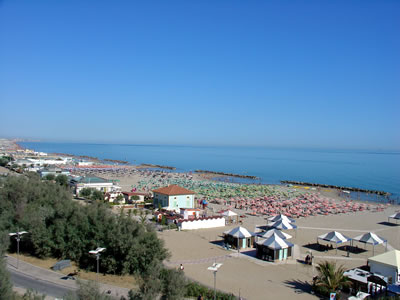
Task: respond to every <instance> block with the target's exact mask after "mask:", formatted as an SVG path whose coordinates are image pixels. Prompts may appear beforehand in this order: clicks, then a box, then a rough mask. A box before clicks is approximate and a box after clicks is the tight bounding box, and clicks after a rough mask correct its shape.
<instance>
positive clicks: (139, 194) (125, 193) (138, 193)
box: [122, 192, 148, 197]
mask: <svg viewBox="0 0 400 300" xmlns="http://www.w3.org/2000/svg"><path fill="white" fill-rule="evenodd" d="M122 194H124V195H127V196H129V197H130V196H147V195H148V194H146V193H140V192H122Z"/></svg>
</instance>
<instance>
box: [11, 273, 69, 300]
mask: <svg viewBox="0 0 400 300" xmlns="http://www.w3.org/2000/svg"><path fill="white" fill-rule="evenodd" d="M8 271H9V272H10V277H11V281H12V283H13V285H14V286H16V287H21V288H24V289H32V290H35V291H37V292H39V293H40V294H45V295H47V296H51V297H54V298H62V297H63V296H65V294H67V293H68V292H71V291H73V290H74V289H73V288H68V287H66V286H61V285H58V284H56V283H53V282H50V281H46V280H41V279H39V278H36V277H32V276H29V275H28V274H24V273H21V272H19V271H17V270H15V269H14V268H8Z"/></svg>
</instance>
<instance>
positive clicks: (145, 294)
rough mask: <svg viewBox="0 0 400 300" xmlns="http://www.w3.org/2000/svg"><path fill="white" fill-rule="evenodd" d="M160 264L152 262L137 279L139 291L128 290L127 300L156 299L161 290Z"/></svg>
mask: <svg viewBox="0 0 400 300" xmlns="http://www.w3.org/2000/svg"><path fill="white" fill-rule="evenodd" d="M160 272H161V266H160V265H158V264H153V265H151V266H149V268H148V270H147V272H145V273H144V274H142V276H141V278H140V279H139V291H132V290H130V291H129V300H153V299H157V298H158V295H159V294H160V291H161V279H160Z"/></svg>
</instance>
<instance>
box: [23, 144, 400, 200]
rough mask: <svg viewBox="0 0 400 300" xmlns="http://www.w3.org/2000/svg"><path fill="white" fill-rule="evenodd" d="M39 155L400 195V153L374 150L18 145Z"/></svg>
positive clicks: (131, 145) (271, 182)
mask: <svg viewBox="0 0 400 300" xmlns="http://www.w3.org/2000/svg"><path fill="white" fill-rule="evenodd" d="M18 144H19V145H21V146H22V147H25V148H29V149H33V150H35V151H43V152H48V153H65V154H73V155H87V156H92V157H98V158H99V159H115V160H123V161H128V162H129V163H131V164H143V163H149V164H158V165H168V166H173V167H176V168H177V171H178V172H191V171H194V170H197V169H202V170H211V171H218V172H227V173H234V174H241V175H251V176H257V177H259V178H260V181H259V182H260V183H264V184H279V183H280V181H281V180H295V181H303V182H312V183H319V184H330V185H337V186H346V187H356V188H363V189H369V190H381V191H385V192H389V193H391V194H392V195H393V196H398V195H400V188H399V187H398V185H397V183H398V182H400V174H399V172H398V171H397V170H398V169H399V168H400V153H399V152H397V151H388V150H371V149H363V150H361V149H322V148H312V147H310V148H290V147H282V146H281V147H267V146H205V145H203V146H196V145H162V144H157V145H156V144H153V145H152V144H122V143H83V142H18Z"/></svg>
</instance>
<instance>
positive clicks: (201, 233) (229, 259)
mask: <svg viewBox="0 0 400 300" xmlns="http://www.w3.org/2000/svg"><path fill="white" fill-rule="evenodd" d="M84 173H86V174H92V175H97V176H101V177H103V178H108V179H113V180H118V184H119V185H120V186H121V187H122V189H123V190H130V189H131V188H133V187H135V188H137V189H138V190H139V191H140V190H141V189H142V191H149V190H151V189H152V188H155V187H158V186H160V185H163V184H166V183H168V182H171V181H178V182H183V183H185V184H191V185H192V186H195V187H197V186H198V184H199V182H201V185H203V186H206V187H209V186H208V184H209V185H210V186H212V185H213V184H218V183H215V182H212V181H210V180H209V179H208V178H205V177H204V176H202V175H201V174H186V173H173V172H166V173H163V172H159V171H158V172H152V171H149V170H143V169H136V168H135V167H126V169H124V170H123V171H111V172H110V171H97V170H90V171H88V172H84ZM188 182H190V183H188ZM238 186H239V188H242V186H240V185H238ZM227 187H229V186H228V185H227ZM270 188H271V189H272V191H273V193H275V194H274V195H276V197H277V199H278V198H279V197H282V195H286V196H288V197H290V195H292V196H296V197H301V196H303V195H305V194H315V195H317V194H318V197H323V198H327V199H329V201H330V202H329V203H334V204H335V203H340V201H342V203H344V201H345V200H346V199H342V198H341V197H340V196H339V194H338V192H337V191H334V190H321V191H319V192H316V191H310V190H305V189H303V188H298V189H296V190H293V188H288V187H286V186H272V187H270ZM291 193H292V194H291ZM197 197H204V195H197ZM208 199H209V198H208ZM261 201H262V200H261ZM325 201H327V200H325ZM211 202H212V201H211ZM346 203H347V204H349V203H350V204H351V205H354V203H357V205H360V207H361V206H362V205H365V207H369V209H367V210H363V211H358V209H357V211H352V210H350V211H349V212H346V213H327V214H326V215H320V214H317V215H315V216H308V217H301V218H298V219H296V224H297V226H298V229H297V231H294V230H289V231H286V232H287V233H289V234H291V235H292V236H293V238H292V239H291V240H290V241H291V242H292V243H294V244H295V245H296V246H295V251H294V258H293V259H290V260H287V261H286V262H283V263H271V262H265V261H261V260H259V259H256V258H255V257H254V256H255V249H250V250H248V251H242V252H241V253H240V254H238V253H237V252H236V251H232V250H225V249H224V248H223V247H222V243H221V241H222V234H223V232H224V231H226V230H228V229H231V228H234V227H235V225H230V226H225V227H221V228H213V229H200V230H192V231H175V230H171V231H164V232H159V236H160V238H162V239H163V240H164V241H165V245H166V247H167V248H168V249H169V251H170V253H171V257H170V259H169V260H168V261H166V264H167V265H168V266H170V267H177V266H179V265H180V264H181V263H182V264H183V265H184V267H185V274H186V275H187V277H189V278H191V279H193V280H196V281H198V282H200V283H203V284H205V285H208V286H210V287H212V286H213V275H212V272H210V271H208V270H207V267H209V266H210V265H212V263H214V262H222V263H223V266H222V267H221V268H220V270H219V271H218V275H217V288H218V289H220V290H223V291H225V292H228V293H233V294H235V295H239V293H240V295H241V296H242V297H244V298H245V299H278V298H279V299H288V298H290V297H296V298H298V299H317V297H316V296H314V295H312V294H311V293H310V285H309V283H310V282H311V280H312V277H313V274H316V271H315V270H313V268H312V267H311V266H306V265H304V264H302V263H301V262H299V260H300V261H301V260H303V259H304V258H305V256H306V255H307V251H310V250H311V251H312V253H313V255H314V257H315V262H319V261H322V260H335V261H338V263H340V264H343V265H344V266H345V267H346V268H347V269H349V268H353V267H357V266H361V265H365V264H366V261H367V258H368V257H370V256H372V246H370V245H367V247H366V249H365V250H364V249H363V248H364V245H362V244H357V243H355V244H354V246H356V245H357V247H359V248H360V249H362V250H360V253H352V252H351V253H350V254H349V257H347V252H346V251H344V249H341V248H340V247H339V250H338V251H337V253H336V250H335V249H333V250H329V251H326V252H325V251H319V250H318V249H316V248H315V246H316V245H315V243H316V241H317V240H316V238H317V236H319V235H321V234H324V233H327V232H329V231H333V230H336V231H339V232H341V233H342V234H344V235H346V236H349V237H351V238H353V237H356V236H357V235H361V234H362V233H365V232H370V231H371V232H374V233H376V234H378V235H379V236H382V237H384V238H385V239H387V240H388V250H392V249H399V248H400V226H396V225H393V224H389V223H388V222H387V221H388V219H387V218H388V216H389V215H391V214H393V213H394V212H396V211H398V210H399V209H400V208H399V206H396V205H388V204H379V203H368V204H365V203H362V202H359V201H347V202H346ZM367 205H368V206H367ZM236 207H237V208H235V206H234V205H233V204H232V203H230V204H229V201H227V202H225V201H219V202H218V203H211V204H210V205H209V207H208V209H207V214H215V213H217V212H218V211H220V210H222V209H227V208H229V209H231V210H233V211H235V212H236V213H238V214H239V215H241V216H244V217H243V218H241V220H242V223H243V224H242V226H244V227H245V228H247V229H248V230H250V231H259V229H258V228H257V227H258V226H263V225H266V223H267V220H266V219H267V216H266V215H259V214H258V215H254V216H253V215H250V214H249V211H248V210H246V209H245V208H244V207H243V209H239V206H236ZM378 208H379V209H378ZM313 244H314V245H313ZM374 251H375V255H376V254H379V253H383V252H384V251H385V247H384V246H382V245H378V246H376V247H375V250H374Z"/></svg>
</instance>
